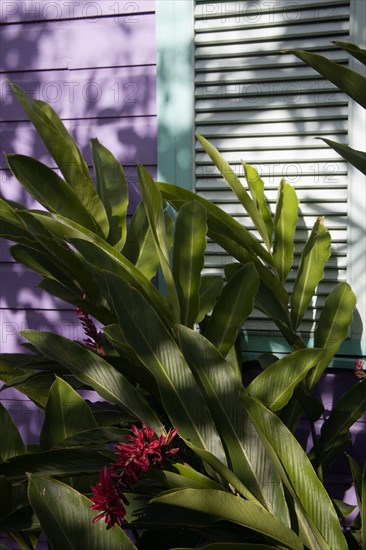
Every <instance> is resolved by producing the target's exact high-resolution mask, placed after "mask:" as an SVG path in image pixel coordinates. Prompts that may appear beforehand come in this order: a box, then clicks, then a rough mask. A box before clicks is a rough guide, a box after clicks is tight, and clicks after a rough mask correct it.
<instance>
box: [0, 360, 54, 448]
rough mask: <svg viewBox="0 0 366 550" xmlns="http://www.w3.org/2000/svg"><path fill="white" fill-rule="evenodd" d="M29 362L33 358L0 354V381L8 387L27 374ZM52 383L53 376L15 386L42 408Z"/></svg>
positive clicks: (36, 362)
mask: <svg viewBox="0 0 366 550" xmlns="http://www.w3.org/2000/svg"><path fill="white" fill-rule="evenodd" d="M29 360H30V361H32V360H33V356H32V355H29V354H26V355H25V354H18V353H16V354H11V353H2V354H0V380H2V381H3V382H5V383H6V384H8V385H9V387H10V386H11V384H12V382H13V380H15V379H17V378H18V377H22V376H26V375H27V374H28V370H26V369H27V363H28V361H29ZM38 361H39V359H35V362H34V365H33V364H32V365H31V367H33V366H34V368H38ZM23 364H25V366H26V368H20V366H22V365H23ZM18 365H19V366H18ZM28 366H29V365H28ZM33 374H34V373H33ZM53 381H54V377H53V375H51V377H50V378H49V379H48V380H47V381H45V380H42V381H41V382H39V380H38V381H37V382H36V383H34V380H33V379H32V380H30V381H28V379H27V378H26V379H25V382H23V383H20V384H17V386H16V388H17V390H18V391H19V392H21V393H23V394H24V395H26V396H27V397H29V399H31V400H32V401H33V402H34V403H35V404H36V405H37V406H39V407H44V406H45V405H46V403H47V399H48V392H49V388H50V386H51V384H52V383H53ZM3 389H4V387H3ZM0 454H1V453H0Z"/></svg>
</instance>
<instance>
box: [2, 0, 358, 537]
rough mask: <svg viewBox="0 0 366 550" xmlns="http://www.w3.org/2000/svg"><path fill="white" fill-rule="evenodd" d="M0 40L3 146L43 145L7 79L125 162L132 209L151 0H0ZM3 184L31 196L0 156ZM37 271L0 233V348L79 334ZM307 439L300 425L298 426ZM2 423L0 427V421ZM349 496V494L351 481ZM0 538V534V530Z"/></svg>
mask: <svg viewBox="0 0 366 550" xmlns="http://www.w3.org/2000/svg"><path fill="white" fill-rule="evenodd" d="M0 13H1V44H0V46H1V48H0V99H1V113H0V127H1V136H2V137H1V139H2V141H1V150H2V151H4V152H6V153H22V154H26V155H31V156H34V157H36V158H37V159H39V160H41V161H42V162H45V163H47V164H49V165H50V166H52V162H53V161H52V159H50V157H49V155H48V152H47V151H46V149H45V148H44V146H43V144H42V143H41V141H40V139H39V138H38V137H37V136H36V133H35V131H34V130H33V128H32V126H31V124H30V123H29V122H28V121H27V119H26V117H25V115H24V113H23V111H22V109H21V107H20V106H19V105H18V104H17V103H16V101H15V100H14V98H13V96H12V94H11V92H10V90H9V87H8V85H7V80H10V81H12V82H15V83H17V84H20V85H21V86H22V87H23V88H24V89H25V90H26V91H27V92H28V93H29V94H30V95H31V96H33V97H37V98H39V99H42V100H44V101H47V102H48V103H50V104H51V105H52V107H53V108H54V109H55V110H56V112H57V113H58V114H59V115H60V116H61V118H62V120H63V122H64V124H65V126H66V127H67V128H68V130H69V131H71V133H72V135H73V136H74V138H75V140H76V142H77V143H78V145H79V147H80V149H81V152H82V154H83V156H84V158H86V160H87V162H88V165H89V166H90V167H91V154H90V148H89V139H90V138H92V137H97V138H98V139H99V140H100V141H101V142H102V143H103V144H104V145H106V146H107V147H108V148H109V149H110V150H111V151H113V153H114V154H115V155H116V157H117V158H118V159H119V160H120V162H121V163H122V165H123V167H124V169H125V173H126V176H127V179H128V181H129V186H130V196H131V197H132V200H131V202H130V214H131V212H132V211H133V208H134V206H135V205H136V204H137V201H138V196H139V194H138V184H137V178H136V165H137V162H141V163H143V164H144V165H145V166H146V167H147V168H148V169H149V170H150V172H151V173H152V174H153V175H155V174H156V164H157V115H156V112H157V111H156V57H157V55H156V13H155V2H154V0H136V1H132V2H131V1H122V0H115V1H112V0H98V1H87V0H78V1H73V0H70V1H63V0H58V1H56V2H55V1H48V0H45V1H33V0H32V1H25V2H20V1H10V0H9V1H8V0H2V2H1V4H0ZM0 163H1V164H0V190H1V195H3V196H4V197H6V198H7V199H11V200H14V201H18V202H20V203H22V204H25V205H26V206H28V207H32V206H36V205H35V204H34V202H31V201H30V199H29V197H27V195H26V193H25V192H24V191H23V190H22V188H21V186H20V185H19V184H18V183H17V182H16V181H15V179H14V178H13V177H12V176H11V174H10V172H9V170H8V169H7V165H6V161H5V158H4V156H3V155H2V156H1V157H0ZM38 281H39V278H38V276H37V275H35V274H33V273H31V272H29V271H27V270H26V269H25V268H24V267H23V266H21V265H18V264H16V263H15V262H14V261H13V259H12V257H11V255H10V254H9V252H8V243H7V242H5V241H4V240H2V241H1V243H0V352H1V353H12V352H20V351H22V347H21V344H22V339H21V338H20V336H19V335H18V331H19V330H22V329H25V328H32V329H36V330H51V331H54V332H56V333H58V334H61V335H63V336H65V337H67V338H71V339H74V340H79V341H81V340H82V338H83V334H82V331H81V326H80V323H79V321H78V319H77V316H76V315H75V313H74V311H73V310H72V309H71V307H70V305H69V304H66V303H64V302H62V301H61V300H59V299H56V298H53V297H51V296H49V295H48V294H46V293H45V292H43V291H42V290H40V289H38V288H37V287H36V285H37V282H38ZM354 383H357V382H356V381H355V378H354V375H353V373H352V371H350V370H342V369H337V370H334V371H331V372H329V373H328V374H327V375H326V377H325V379H324V381H323V384H322V387H321V392H322V398H323V402H324V405H325V410H326V411H327V410H329V408H331V405H332V403H334V402H336V401H337V400H338V399H339V397H340V395H341V394H342V393H343V392H344V391H345V390H346V389H348V388H349V387H351V386H352V385H353V384H354ZM0 399H1V402H2V403H3V404H4V405H5V406H6V408H7V409H8V410H9V412H10V413H11V414H12V416H13V418H14V419H15V420H16V422H17V425H18V426H19V428H20V430H21V434H22V436H23V438H24V440H25V442H26V443H27V444H29V443H33V442H35V441H37V434H38V433H39V428H40V425H41V423H42V413H41V412H40V411H39V410H36V409H35V408H34V406H33V405H32V403H31V402H29V401H28V400H26V398H25V397H24V396H23V395H22V394H20V393H19V392H17V391H16V390H15V389H7V390H5V391H3V392H2V393H1V394H0ZM303 428H304V430H303V433H304V437H303V442H304V444H305V445H306V439H307V437H308V434H307V427H306V426H305V425H304V426H303ZM364 428H365V424H364V421H360V422H358V423H357V424H356V425H355V426H354V429H353V436H352V437H353V440H352V447H353V449H350V452H351V453H352V454H353V455H354V456H357V455H358V456H361V455H362V454H364V452H362V447H364V446H365V436H364V433H365V429H364ZM0 429H1V427H0ZM346 470H347V468H346V465H345V463H340V464H339V465H338V466H337V468H336V469H335V470H334V472H333V474H332V476H331V479H330V481H331V483H332V484H333V485H335V486H338V487H339V494H338V495H335V496H337V497H338V498H342V497H343V494H344V491H345V490H348V489H347V487H349V483H350V478H349V475H348V474H347V473H345V472H346ZM349 491H350V493H349V494H350V499H351V498H352V495H351V489H349ZM0 543H1V536H0Z"/></svg>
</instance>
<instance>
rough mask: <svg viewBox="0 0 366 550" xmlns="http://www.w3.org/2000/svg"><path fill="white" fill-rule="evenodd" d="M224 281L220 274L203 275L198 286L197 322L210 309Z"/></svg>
mask: <svg viewBox="0 0 366 550" xmlns="http://www.w3.org/2000/svg"><path fill="white" fill-rule="evenodd" d="M223 286H224V281H223V279H222V277H221V275H203V276H202V277H201V285H200V288H199V306H200V307H199V312H198V314H197V318H196V320H197V323H200V322H201V321H202V320H203V318H204V317H205V315H207V313H210V311H212V309H213V307H214V305H215V303H216V301H217V298H218V297H219V295H220V293H221V291H222V288H223Z"/></svg>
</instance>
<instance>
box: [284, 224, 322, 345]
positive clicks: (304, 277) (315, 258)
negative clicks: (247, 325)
mask: <svg viewBox="0 0 366 550" xmlns="http://www.w3.org/2000/svg"><path fill="white" fill-rule="evenodd" d="M330 244H331V238H330V235H329V231H328V230H327V228H326V227H325V226H324V219H323V218H322V217H320V218H318V219H317V221H316V222H315V224H314V227H313V229H312V231H311V234H310V236H309V238H308V240H307V242H306V243H305V246H304V249H303V251H302V254H301V258H300V265H299V269H298V272H297V275H296V280H295V284H294V288H293V291H292V294H291V298H290V305H291V319H292V323H293V326H294V328H295V329H297V328H298V326H299V324H300V323H301V321H302V318H303V317H304V314H305V311H306V310H307V308H308V306H309V304H310V301H311V298H312V297H313V295H314V291H315V289H316V287H317V285H318V284H319V282H320V281H321V280H322V279H323V277H324V267H325V264H326V263H327V261H328V259H329V258H330V254H331V253H330ZM316 347H323V346H316Z"/></svg>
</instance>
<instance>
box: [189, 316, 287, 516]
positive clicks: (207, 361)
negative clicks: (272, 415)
mask: <svg viewBox="0 0 366 550" xmlns="http://www.w3.org/2000/svg"><path fill="white" fill-rule="evenodd" d="M179 337H180V342H181V347H182V350H183V353H184V356H185V357H186V359H187V361H188V364H189V366H190V368H191V370H192V371H193V373H194V376H195V378H196V381H197V384H198V385H199V387H200V389H201V392H202V393H203V395H204V396H205V400H206V402H207V406H208V408H209V410H210V413H211V416H212V418H213V420H214V422H215V425H216V428H217V431H218V433H219V435H220V437H221V440H222V442H223V445H224V448H225V452H226V456H227V460H228V465H229V467H230V468H231V469H232V471H233V472H234V474H235V475H236V476H237V477H238V478H239V479H240V481H241V482H242V483H243V485H245V487H246V488H247V489H248V491H249V492H250V493H251V494H252V495H253V496H254V497H255V498H256V499H257V501H259V502H260V503H261V504H262V505H263V506H265V507H266V508H267V509H268V510H270V511H272V512H273V513H274V515H275V516H276V517H279V518H280V519H281V520H282V521H283V522H284V523H288V522H289V518H288V510H287V505H286V502H285V498H284V494H283V489H282V485H281V481H280V478H279V476H278V475H277V473H276V471H275V470H274V468H273V466H272V464H271V463H270V462H269V461H268V460H266V458H265V449H264V447H263V444H262V442H261V440H260V438H259V437H258V435H257V433H256V431H255V430H254V429H253V426H252V424H251V421H250V419H249V418H248V415H247V414H246V411H245V409H244V407H243V406H242V404H241V400H240V393H241V392H244V391H245V389H244V387H243V385H242V384H241V382H240V381H239V380H238V377H237V375H236V373H234V371H233V370H232V369H231V368H230V365H229V364H228V363H227V362H226V361H225V359H224V358H223V357H222V355H220V353H219V352H218V351H217V349H216V348H215V347H214V346H213V345H212V344H210V342H208V341H207V340H206V339H205V338H204V337H203V336H201V335H200V334H199V333H197V332H195V331H192V330H190V329H188V328H186V327H183V326H181V327H180V328H179Z"/></svg>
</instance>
